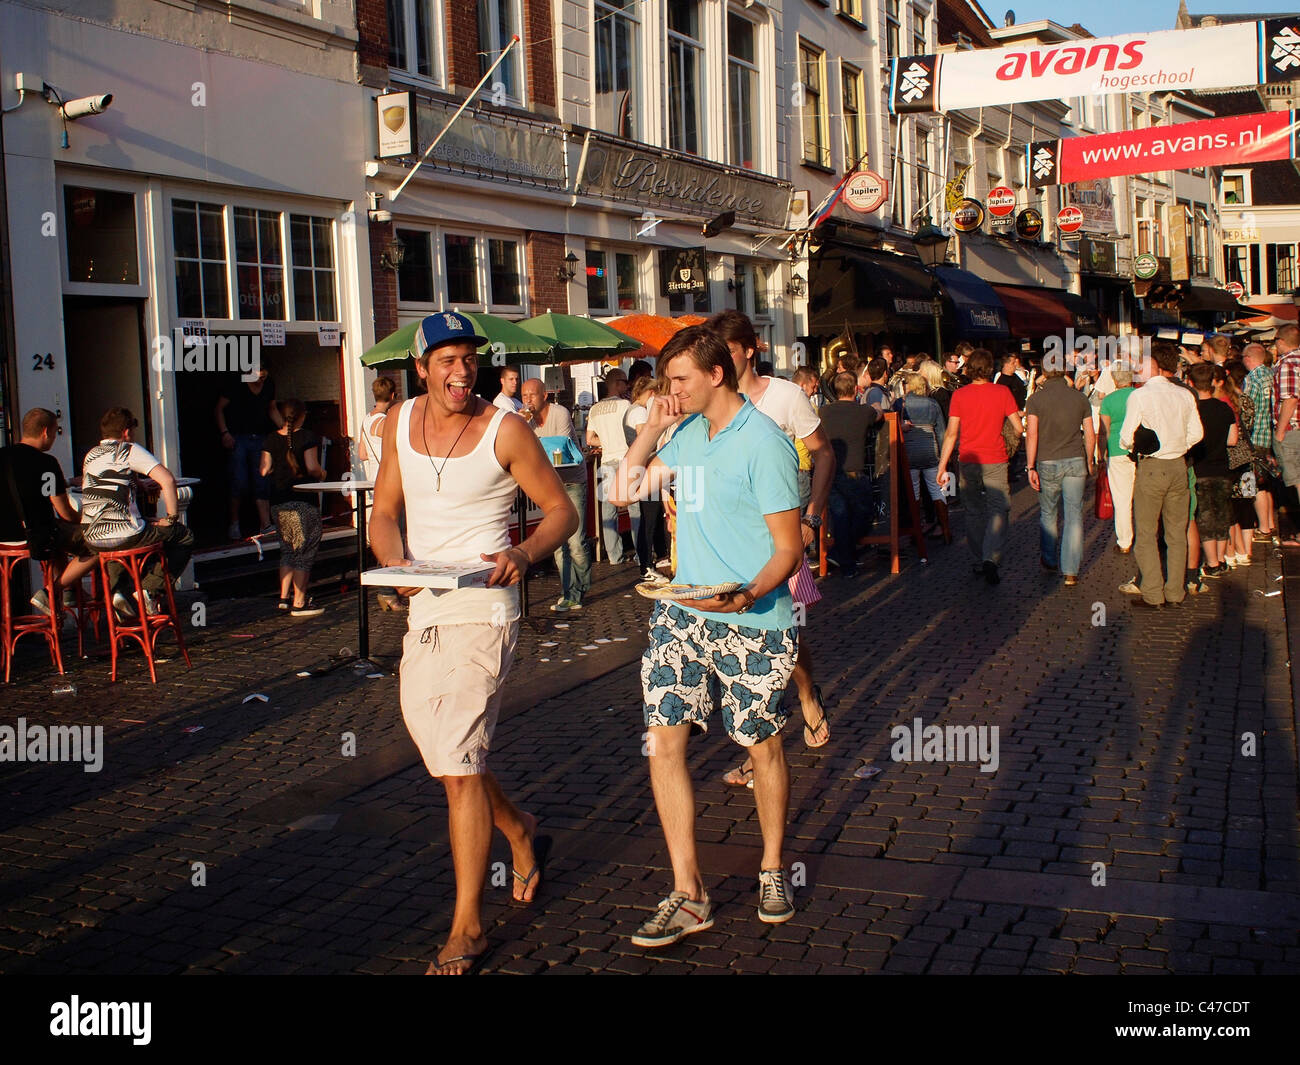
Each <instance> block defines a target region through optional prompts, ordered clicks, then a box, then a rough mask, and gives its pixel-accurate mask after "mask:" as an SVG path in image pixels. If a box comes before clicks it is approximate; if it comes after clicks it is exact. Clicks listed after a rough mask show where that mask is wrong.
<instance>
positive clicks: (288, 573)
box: [280, 566, 302, 606]
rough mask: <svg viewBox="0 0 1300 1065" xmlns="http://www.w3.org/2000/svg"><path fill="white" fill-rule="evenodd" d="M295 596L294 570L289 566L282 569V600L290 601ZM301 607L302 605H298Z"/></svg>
mask: <svg viewBox="0 0 1300 1065" xmlns="http://www.w3.org/2000/svg"><path fill="white" fill-rule="evenodd" d="M292 595H293V570H291V569H290V568H289V567H288V566H281V567H280V598H281V599H288V598H290V597H291V596H292ZM296 605H297V606H301V605H302V604H301V603H298V604H296Z"/></svg>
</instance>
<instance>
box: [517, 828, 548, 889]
mask: <svg viewBox="0 0 1300 1065" xmlns="http://www.w3.org/2000/svg"><path fill="white" fill-rule="evenodd" d="M550 853H551V837H550V836H534V837H533V867H532V869H530V870H529V871H528V875H527V876H524V874H523V873H520V872H517V871H516V870H514V869H511V870H510V875H511V876H513V877H514V878H515V880H517V881H518V882H519V883H520V884H522V885H523V886H524V888H525V889H527V887H528V885H529V883H530V882H531V881H532V879H533V877H537V889H536V890H535V891H534V892H533V897H532V898H531V899H517V898H515V897H514V893H513V892H511V894H510V902H511V904H512V905H514V906H531V905H532V904H533V903H534V902H536V901H537V892H538V891H540V890H541V887H542V883H543V877H544V874H545V872H546V859H547V857H548V856H549V855H550Z"/></svg>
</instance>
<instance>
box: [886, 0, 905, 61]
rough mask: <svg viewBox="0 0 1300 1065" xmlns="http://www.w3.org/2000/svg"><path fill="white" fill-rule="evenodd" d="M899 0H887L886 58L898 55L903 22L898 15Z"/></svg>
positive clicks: (893, 57) (894, 57)
mask: <svg viewBox="0 0 1300 1065" xmlns="http://www.w3.org/2000/svg"><path fill="white" fill-rule="evenodd" d="M898 3H899V0H885V58H886V59H896V58H897V57H898V41H899V37H900V36H901V33H902V30H901V28H900V27H901V25H902V22H901V20H900V19H899V17H898Z"/></svg>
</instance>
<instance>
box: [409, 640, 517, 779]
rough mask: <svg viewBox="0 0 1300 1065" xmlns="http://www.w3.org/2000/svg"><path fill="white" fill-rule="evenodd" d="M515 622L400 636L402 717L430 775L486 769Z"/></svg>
mask: <svg viewBox="0 0 1300 1065" xmlns="http://www.w3.org/2000/svg"><path fill="white" fill-rule="evenodd" d="M518 636H519V623H518V622H517V621H512V622H510V623H508V624H507V625H504V626H501V625H489V624H486V623H474V624H463V625H434V626H431V627H429V628H427V629H412V630H411V631H410V632H408V633H407V634H406V637H405V638H404V639H403V640H402V665H401V693H402V718H403V720H404V721H405V722H406V728H407V731H408V732H410V734H411V739H413V740H414V741H415V745H416V746H417V747H418V748H419V749H420V757H421V758H423V759H424V764H425V767H426V768H427V769H428V770H429V773H430V774H431V775H433V776H435V777H467V776H474V775H476V774H478V773H482V772H484V771H485V770H486V769H487V753H488V750H489V749H490V748H491V746H492V734H493V732H495V731H496V727H497V713H498V711H499V710H500V708H501V689H502V687H503V686H504V684H505V679H506V674H507V673H509V672H510V665H511V663H512V662H513V661H514V657H515V641H516V640H517V639H518Z"/></svg>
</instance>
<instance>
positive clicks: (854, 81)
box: [840, 61, 867, 170]
mask: <svg viewBox="0 0 1300 1065" xmlns="http://www.w3.org/2000/svg"><path fill="white" fill-rule="evenodd" d="M840 110H841V111H842V112H843V113H842V115H841V119H840V120H841V121H842V122H843V123H844V169H845V170H847V169H848V168H849V167H851V166H853V165H854V164H855V163H857V162H858V161H859V160H860V159H862V157H863V154H864V153H865V152H866V150H867V127H866V121H865V118H864V116H863V114H862V71H860V70H859V69H858V68H857V67H854V66H850V65H849V64H848V63H845V62H843V61H841V63H840Z"/></svg>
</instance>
